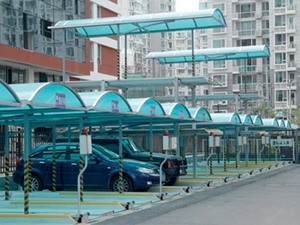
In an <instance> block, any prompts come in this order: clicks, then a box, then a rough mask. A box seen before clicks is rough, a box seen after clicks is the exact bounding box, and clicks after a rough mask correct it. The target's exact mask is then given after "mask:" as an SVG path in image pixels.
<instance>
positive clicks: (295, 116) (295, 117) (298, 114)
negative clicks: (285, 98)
mask: <svg viewBox="0 0 300 225" xmlns="http://www.w3.org/2000/svg"><path fill="white" fill-rule="evenodd" d="M291 116H292V118H291V121H290V122H291V123H293V124H297V125H298V126H300V108H297V109H292V115H291Z"/></svg>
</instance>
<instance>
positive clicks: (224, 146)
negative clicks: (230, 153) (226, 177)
mask: <svg viewBox="0 0 300 225" xmlns="http://www.w3.org/2000/svg"><path fill="white" fill-rule="evenodd" d="M225 132H226V131H225V130H224V131H223V146H222V147H223V164H224V165H223V166H224V172H226V171H227V168H226V157H225V155H226V154H225V151H226V145H227V141H226V136H225Z"/></svg>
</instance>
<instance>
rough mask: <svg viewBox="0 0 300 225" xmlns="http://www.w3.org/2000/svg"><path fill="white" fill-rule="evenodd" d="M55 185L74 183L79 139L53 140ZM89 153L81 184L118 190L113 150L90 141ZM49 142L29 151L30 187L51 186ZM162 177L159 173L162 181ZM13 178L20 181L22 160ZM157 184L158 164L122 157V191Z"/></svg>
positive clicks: (77, 168)
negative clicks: (30, 162) (55, 171)
mask: <svg viewBox="0 0 300 225" xmlns="http://www.w3.org/2000/svg"><path fill="white" fill-rule="evenodd" d="M55 148H56V170H57V174H56V178H57V188H60V189H63V188H65V187H76V186H77V176H78V174H79V158H80V154H79V143H57V144H56V146H55ZM92 149H93V150H92V151H93V152H92V154H91V155H89V156H88V157H89V158H88V160H89V161H88V167H87V169H86V171H85V172H84V186H85V187H93V188H103V189H106V188H110V189H112V190H113V191H118V179H119V176H118V173H119V161H118V159H119V157H118V155H116V154H115V153H113V152H111V151H109V150H107V149H105V148H104V147H101V146H99V145H96V144H93V145H92ZM52 152H53V145H52V144H47V145H39V146H38V147H37V148H35V149H34V150H33V152H32V153H31V158H32V175H31V177H32V181H31V183H32V190H43V189H51V184H52V170H51V168H52ZM164 179H165V177H164V176H163V182H164ZM13 180H14V182H15V183H17V184H19V185H23V180H24V160H23V158H21V159H20V160H18V161H17V167H16V171H15V172H14V173H13ZM157 184H159V168H158V167H157V166H155V165H151V164H148V163H144V162H140V161H135V160H129V159H124V160H123V191H134V190H147V189H149V188H150V187H151V186H153V185H157Z"/></svg>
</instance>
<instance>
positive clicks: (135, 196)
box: [0, 162, 290, 224]
mask: <svg viewBox="0 0 300 225" xmlns="http://www.w3.org/2000/svg"><path fill="white" fill-rule="evenodd" d="M285 167H290V164H289V163H287V162H265V163H258V164H257V165H256V164H255V163H254V162H253V163H251V164H250V165H249V167H245V166H243V165H241V168H239V169H237V168H235V164H234V163H233V162H232V163H230V164H228V167H227V168H228V169H227V171H226V172H224V171H223V169H222V165H217V164H216V165H214V173H213V174H207V168H206V165H205V164H202V165H200V166H199V167H198V168H197V177H193V175H192V173H191V172H192V171H191V169H189V171H188V174H187V175H185V176H182V177H180V179H179V180H178V182H177V183H176V184H175V186H163V188H162V192H163V193H164V197H163V198H161V195H160V188H159V187H158V186H156V187H152V188H150V190H149V191H148V192H128V193H121V194H120V193H115V192H109V191H85V192H84V196H83V198H84V201H83V202H81V212H82V214H86V213H88V214H89V216H88V221H89V223H91V224H95V223H98V222H100V221H106V220H108V219H110V218H115V217H119V216H122V215H124V214H128V213H129V214H130V213H133V212H135V211H140V210H143V209H149V208H156V207H157V206H158V205H160V203H163V202H168V203H166V204H173V203H171V202H172V201H176V199H182V198H184V197H188V196H192V195H194V194H196V193H198V192H199V191H200V192H201V193H202V191H208V190H210V189H211V188H213V187H218V186H223V185H225V184H227V183H235V182H236V181H242V180H245V179H247V178H251V177H254V176H255V175H258V174H259V176H261V175H260V174H264V173H270V172H272V171H275V170H284V168H285ZM250 174H251V175H250ZM10 195H11V198H10V200H8V201H5V200H1V206H0V221H1V224H14V223H17V222H18V221H22V224H35V223H36V224H42V223H45V224H52V223H53V224H54V223H57V224H74V223H76V222H77V220H78V214H77V192H76V191H58V192H51V191H48V190H45V191H41V192H31V193H30V203H29V207H30V214H29V215H22V213H23V203H24V193H23V191H12V192H11V193H10ZM197 195H198V194H197ZM1 196H2V198H3V197H4V193H3V192H1ZM146 211H147V210H146ZM128 224H131V223H128Z"/></svg>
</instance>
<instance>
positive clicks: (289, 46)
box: [287, 43, 296, 52]
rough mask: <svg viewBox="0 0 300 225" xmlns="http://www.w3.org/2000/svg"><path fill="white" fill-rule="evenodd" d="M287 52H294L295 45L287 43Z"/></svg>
mask: <svg viewBox="0 0 300 225" xmlns="http://www.w3.org/2000/svg"><path fill="white" fill-rule="evenodd" d="M287 51H288V52H295V51H296V44H294V43H289V44H288V46H287Z"/></svg>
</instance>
